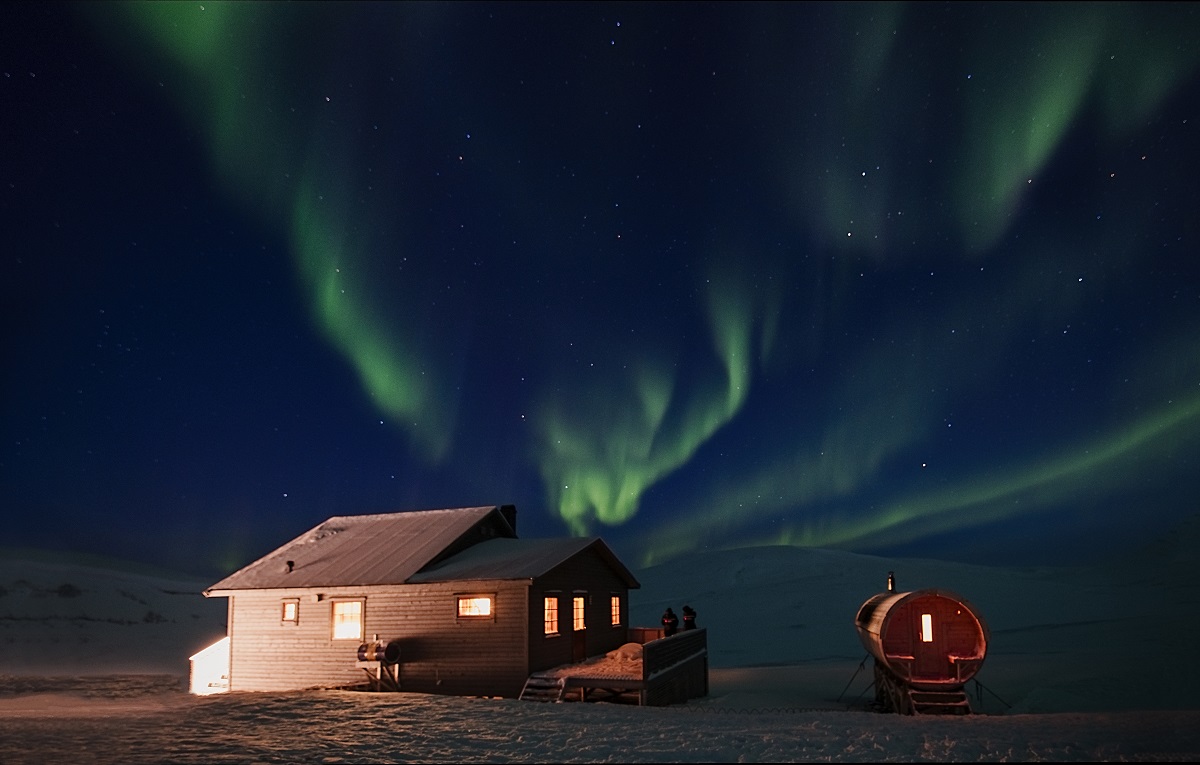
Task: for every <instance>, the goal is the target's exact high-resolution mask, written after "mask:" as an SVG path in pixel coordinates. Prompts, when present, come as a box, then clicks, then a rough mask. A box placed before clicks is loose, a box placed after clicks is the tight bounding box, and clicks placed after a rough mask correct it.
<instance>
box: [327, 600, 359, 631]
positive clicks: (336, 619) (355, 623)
mask: <svg viewBox="0 0 1200 765" xmlns="http://www.w3.org/2000/svg"><path fill="white" fill-rule="evenodd" d="M362 636H363V602H362V601H361V600H335V601H334V602H333V639H334V640H362Z"/></svg>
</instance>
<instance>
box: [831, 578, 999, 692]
mask: <svg viewBox="0 0 1200 765" xmlns="http://www.w3.org/2000/svg"><path fill="white" fill-rule="evenodd" d="M889 584H890V581H889ZM854 626H855V628H856V629H857V630H858V638H859V640H861V641H862V644H863V646H864V647H865V648H866V649H867V651H868V653H870V654H871V656H873V657H874V658H875V698H876V701H877V702H878V703H879V704H880V706H882V707H883V708H884V709H887V710H889V711H893V712H898V713H899V714H969V713H970V712H971V707H970V702H969V701H968V699H967V694H966V692H965V690H964V688H963V687H964V686H965V685H966V683H967V681H969V680H970V679H971V678H973V677H975V674H976V673H977V672H978V671H979V668H980V666H981V665H982V664H983V659H984V657H985V656H986V655H987V644H988V629H987V625H986V624H985V623H984V621H983V619H982V618H981V617H980V616H979V614H978V613H976V611H975V609H974V608H973V607H972V606H971V604H969V603H968V602H967V601H966V600H964V599H963V598H961V597H959V596H958V595H955V594H954V593H952V592H948V591H946V590H937V589H928V590H915V591H912V592H893V591H890V590H889V591H888V592H881V593H879V594H878V595H875V596H873V597H871V598H869V599H868V600H867V601H866V602H865V603H863V604H862V607H861V608H859V609H858V616H857V617H855V620H854Z"/></svg>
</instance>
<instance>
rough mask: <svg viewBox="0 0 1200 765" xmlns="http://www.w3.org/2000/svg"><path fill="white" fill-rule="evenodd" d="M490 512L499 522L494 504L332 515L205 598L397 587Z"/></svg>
mask: <svg viewBox="0 0 1200 765" xmlns="http://www.w3.org/2000/svg"><path fill="white" fill-rule="evenodd" d="M492 513H495V514H496V516H497V518H498V519H502V518H503V516H502V514H501V513H500V509H499V507H498V506H494V505H493V506H489V507H465V508H457V509H447V510H418V511H410V512H401V513H381V514H375V515H339V516H335V517H333V518H330V519H329V520H327V521H325V522H324V523H322V524H320V525H319V526H317V527H316V528H313V529H311V530H309V531H306V532H305V533H303V534H301V535H300V536H298V537H296V538H295V539H293V540H292V541H291V542H288V543H287V544H285V545H283V546H282V547H280V548H278V549H276V550H274V551H273V552H270V553H267V554H266V555H264V556H263V557H262V558H259V559H258V560H256V561H254V562H253V563H251V564H250V565H248V566H246V567H244V568H242V569H241V570H239V571H236V572H234V573H232V574H230V575H229V576H227V577H225V578H224V579H222V580H221V581H219V582H217V583H216V584H214V585H213V586H212V587H210V588H208V590H207V591H206V594H212V593H214V592H217V591H222V590H257V589H281V588H294V587H336V586H342V585H372V584H400V583H403V582H405V581H407V580H408V578H409V577H411V576H412V575H413V574H415V573H416V572H418V571H420V570H421V569H422V568H423V567H424V566H426V565H427V564H429V562H430V561H433V560H434V559H435V558H436V557H437V556H438V555H439V554H441V553H442V552H444V551H445V550H446V548H448V547H449V546H450V545H452V544H453V543H454V542H455V541H456V540H458V539H459V538H461V537H462V535H463V534H465V533H467V532H468V531H470V530H471V528H473V527H474V526H475V525H477V524H478V523H480V522H481V521H482V520H483V519H484V518H486V517H487V516H488V515H490V514H492ZM505 523H506V525H505V528H507V522H505ZM510 531H511V529H510ZM512 533H515V532H512ZM288 561H291V562H292V565H291V566H289V565H288Z"/></svg>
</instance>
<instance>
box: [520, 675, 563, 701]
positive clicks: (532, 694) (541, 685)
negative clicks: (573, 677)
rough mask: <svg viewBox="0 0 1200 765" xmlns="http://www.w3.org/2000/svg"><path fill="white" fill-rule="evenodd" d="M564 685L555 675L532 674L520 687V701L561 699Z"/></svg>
mask: <svg viewBox="0 0 1200 765" xmlns="http://www.w3.org/2000/svg"><path fill="white" fill-rule="evenodd" d="M564 690H565V686H564V685H563V681H562V680H560V679H559V678H557V677H547V676H544V675H538V674H533V675H530V676H529V679H528V680H526V681H525V686H524V687H523V688H522V689H521V695H520V697H519V698H520V699H521V700H522V701H562V697H563V691H564Z"/></svg>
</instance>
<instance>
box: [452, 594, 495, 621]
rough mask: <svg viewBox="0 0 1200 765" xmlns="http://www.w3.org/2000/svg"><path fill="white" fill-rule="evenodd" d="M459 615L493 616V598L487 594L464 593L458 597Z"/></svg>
mask: <svg viewBox="0 0 1200 765" xmlns="http://www.w3.org/2000/svg"><path fill="white" fill-rule="evenodd" d="M458 615H459V616H491V615H492V599H491V597H489V596H486V595H464V596H459V598H458Z"/></svg>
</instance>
